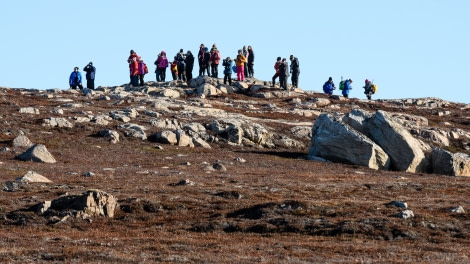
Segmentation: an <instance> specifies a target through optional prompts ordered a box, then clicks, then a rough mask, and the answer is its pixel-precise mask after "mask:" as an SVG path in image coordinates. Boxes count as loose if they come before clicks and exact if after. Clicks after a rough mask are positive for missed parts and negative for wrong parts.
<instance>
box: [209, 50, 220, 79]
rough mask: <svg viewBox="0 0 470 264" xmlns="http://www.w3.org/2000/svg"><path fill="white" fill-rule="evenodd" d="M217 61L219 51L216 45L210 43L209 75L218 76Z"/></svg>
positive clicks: (218, 59) (218, 60)
mask: <svg viewBox="0 0 470 264" xmlns="http://www.w3.org/2000/svg"><path fill="white" fill-rule="evenodd" d="M219 63H220V52H219V50H218V49H217V46H216V45H215V44H214V45H212V49H211V57H210V65H211V77H212V78H219Z"/></svg>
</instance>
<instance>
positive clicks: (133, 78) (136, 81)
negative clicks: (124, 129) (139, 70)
mask: <svg viewBox="0 0 470 264" xmlns="http://www.w3.org/2000/svg"><path fill="white" fill-rule="evenodd" d="M131 84H132V86H139V75H138V74H136V75H133V76H131Z"/></svg>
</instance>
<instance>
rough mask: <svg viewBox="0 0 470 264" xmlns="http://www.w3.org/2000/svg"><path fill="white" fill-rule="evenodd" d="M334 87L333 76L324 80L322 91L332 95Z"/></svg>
mask: <svg viewBox="0 0 470 264" xmlns="http://www.w3.org/2000/svg"><path fill="white" fill-rule="evenodd" d="M335 89H336V87H335V83H334V82H333V78H332V77H330V78H328V81H326V82H325V83H324V84H323V92H324V93H325V94H327V95H332V94H333V90H335Z"/></svg>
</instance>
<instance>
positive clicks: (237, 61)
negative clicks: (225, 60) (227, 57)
mask: <svg viewBox="0 0 470 264" xmlns="http://www.w3.org/2000/svg"><path fill="white" fill-rule="evenodd" d="M245 62H246V58H245V56H243V55H242V54H238V55H237V58H236V59H235V65H237V66H243V65H245Z"/></svg>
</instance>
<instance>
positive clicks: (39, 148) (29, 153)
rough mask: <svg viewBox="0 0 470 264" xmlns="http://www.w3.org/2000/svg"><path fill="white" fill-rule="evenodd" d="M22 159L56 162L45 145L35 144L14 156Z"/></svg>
mask: <svg viewBox="0 0 470 264" xmlns="http://www.w3.org/2000/svg"><path fill="white" fill-rule="evenodd" d="M16 158H17V159H19V160H22V161H35V162H44V163H56V160H55V159H54V157H53V156H52V155H51V153H49V151H47V148H46V146H44V145H42V144H36V145H33V146H31V147H30V148H29V149H27V150H26V151H25V152H24V153H22V154H20V155H19V156H17V157H16Z"/></svg>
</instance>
